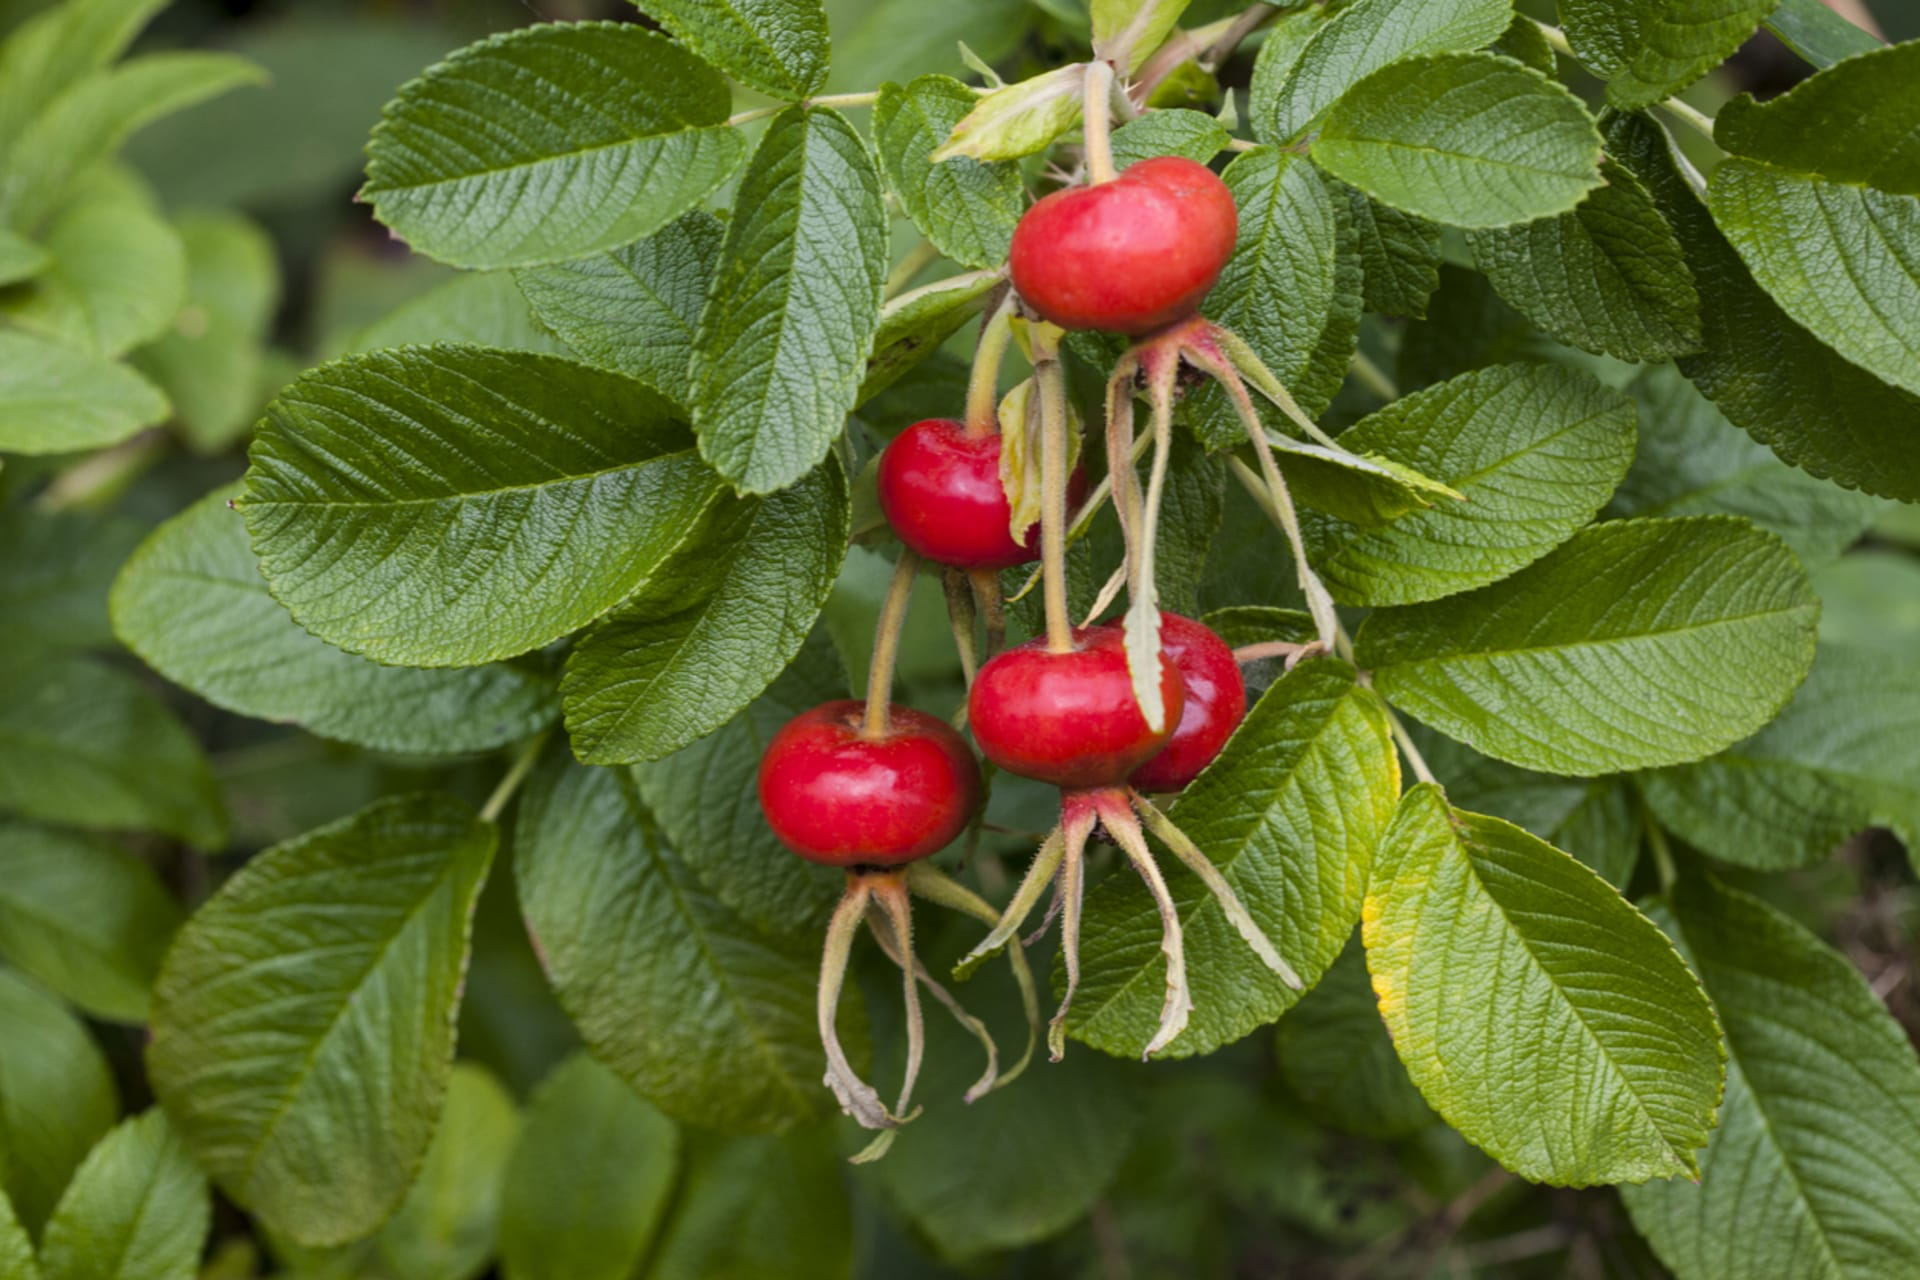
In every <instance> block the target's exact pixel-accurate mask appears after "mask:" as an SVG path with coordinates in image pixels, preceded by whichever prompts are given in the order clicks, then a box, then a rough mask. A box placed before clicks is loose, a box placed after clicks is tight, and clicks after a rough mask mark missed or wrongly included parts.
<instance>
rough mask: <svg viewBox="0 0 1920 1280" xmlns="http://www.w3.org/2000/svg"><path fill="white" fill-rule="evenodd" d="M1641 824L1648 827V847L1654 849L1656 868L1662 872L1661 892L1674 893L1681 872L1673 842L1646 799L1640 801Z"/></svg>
mask: <svg viewBox="0 0 1920 1280" xmlns="http://www.w3.org/2000/svg"><path fill="white" fill-rule="evenodd" d="M1640 825H1641V826H1642V827H1644V828H1646V832H1647V848H1649V849H1651V850H1653V865H1654V869H1655V870H1656V871H1658V872H1659V873H1660V892H1661V893H1662V894H1669V893H1672V892H1673V885H1674V882H1675V881H1676V880H1678V879H1679V878H1680V873H1679V871H1678V870H1677V869H1676V867H1675V865H1674V860H1673V844H1672V842H1671V841H1669V840H1668V839H1667V833H1666V830H1665V828H1663V827H1662V826H1661V825H1660V822H1659V819H1657V818H1655V817H1654V816H1653V810H1651V809H1649V808H1648V807H1647V804H1646V801H1644V800H1642V801H1641V802H1640Z"/></svg>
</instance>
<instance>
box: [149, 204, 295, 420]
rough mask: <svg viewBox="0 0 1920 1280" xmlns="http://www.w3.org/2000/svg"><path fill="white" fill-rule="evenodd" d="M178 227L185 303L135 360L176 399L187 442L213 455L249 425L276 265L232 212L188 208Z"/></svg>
mask: <svg viewBox="0 0 1920 1280" xmlns="http://www.w3.org/2000/svg"><path fill="white" fill-rule="evenodd" d="M176 227H177V229H178V231H179V233H180V239H181V241H182V243H184V244H185V246H186V250H187V298H186V306H185V308H184V309H183V310H181V311H180V313H179V314H178V315H176V316H175V317H173V324H172V328H171V329H170V330H169V331H168V332H167V333H165V334H164V335H162V336H161V338H160V339H159V341H157V342H155V343H153V344H152V345H150V346H147V347H145V348H143V349H141V350H140V351H137V352H135V353H134V358H133V362H134V365H135V366H136V367H137V368H139V369H141V370H143V371H144V372H145V373H146V374H147V376H148V377H150V378H152V379H153V380H154V382H155V383H157V384H158V385H159V386H160V388H161V389H162V390H163V391H165V392H166V393H167V397H168V398H169V399H170V400H172V401H173V405H174V414H175V416H176V418H177V419H178V421H179V424H180V428H181V430H182V431H184V432H185V433H186V436H187V439H188V441H189V442H191V443H192V444H193V445H194V447H195V448H197V449H200V450H203V451H207V452H211V451H214V450H217V449H221V448H224V447H225V446H226V445H228V444H231V443H232V442H233V441H234V440H235V439H237V438H238V437H239V436H240V434H241V433H242V432H244V431H246V430H247V428H249V427H251V426H252V425H253V417H254V413H255V411H256V410H258V409H259V408H260V402H261V400H262V399H263V398H264V397H263V394H262V393H263V388H262V387H261V385H260V384H261V380H262V377H263V376H264V375H263V372H262V365H263V360H262V356H263V354H264V347H265V343H266V340H267V331H268V329H269V327H270V326H271V325H272V323H273V313H274V309H275V308H276V307H277V306H278V305H279V301H280V263H279V259H278V257H277V256H276V254H275V252H274V247H273V240H272V239H271V238H270V237H269V236H268V235H267V233H266V232H265V231H263V230H261V229H260V227H259V226H258V225H256V224H255V223H253V222H251V221H249V220H248V219H246V218H244V217H242V216H241V215H239V214H237V213H225V212H219V213H216V212H205V211H203V212H193V213H186V214H182V215H181V217H180V219H179V221H178V222H177V223H176Z"/></svg>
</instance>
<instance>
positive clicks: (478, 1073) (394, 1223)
mask: <svg viewBox="0 0 1920 1280" xmlns="http://www.w3.org/2000/svg"><path fill="white" fill-rule="evenodd" d="M519 1128H520V1118H519V1115H518V1113H517V1112H516V1111H515V1109H514V1105H513V1097H512V1095H511V1094H509V1093H508V1092H507V1091H506V1089H505V1088H504V1087H503V1086H502V1085H501V1084H500V1082H499V1081H498V1080H496V1079H494V1078H493V1076H492V1075H491V1074H489V1073H488V1072H487V1071H486V1070H484V1069H483V1068H481V1067H477V1066H475V1065H474V1064H472V1063H470V1062H457V1063H455V1064H454V1067H453V1075H452V1076H451V1077H449V1078H448V1080H447V1105H446V1109H445V1110H444V1111H443V1112H442V1113H441V1115H440V1124H439V1127H438V1128H437V1129H435V1130H434V1134H433V1142H432V1143H431V1144H430V1145H429V1146H428V1147H427V1159H426V1163H425V1164H424V1165H422V1166H421V1168H420V1176H419V1177H418V1178H416V1179H414V1183H413V1189H412V1190H410V1191H408V1192H407V1198H406V1199H405V1200H403V1201H401V1202H400V1209H399V1211H398V1212H397V1213H395V1214H394V1215H393V1217H392V1218H390V1219H388V1220H387V1225H386V1226H384V1227H382V1228H381V1229H380V1235H379V1237H378V1243H377V1246H376V1248H377V1251H378V1253H379V1256H380V1260H381V1261H382V1262H383V1263H384V1264H385V1265H386V1267H387V1269H388V1270H389V1271H391V1272H392V1273H393V1274H394V1275H396V1276H405V1277H406V1278H407V1280H474V1278H475V1277H476V1276H478V1275H480V1273H481V1272H483V1271H485V1270H486V1269H487V1264H488V1262H489V1261H491V1259H492V1258H493V1254H494V1246H495V1244H496V1243H497V1240H498V1236H499V1230H500V1200H501V1194H502V1185H503V1181H504V1178H505V1174H506V1170H507V1158H508V1157H509V1156H510V1155H511V1154H512V1153H513V1150H514V1139H515V1137H516V1136H517V1135H518V1132H519ZM575 1176H576V1177H577V1176H578V1174H577V1173H576V1175H575ZM570 1182H571V1185H574V1186H578V1185H579V1184H578V1182H577V1181H571V1180H570Z"/></svg>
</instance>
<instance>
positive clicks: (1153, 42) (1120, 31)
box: [1088, 0, 1188, 76]
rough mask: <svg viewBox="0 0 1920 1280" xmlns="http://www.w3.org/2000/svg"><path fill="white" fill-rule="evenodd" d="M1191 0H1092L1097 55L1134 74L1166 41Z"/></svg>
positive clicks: (1090, 2) (1094, 40) (1116, 67)
mask: <svg viewBox="0 0 1920 1280" xmlns="http://www.w3.org/2000/svg"><path fill="white" fill-rule="evenodd" d="M1187 3H1188V0H1089V5H1088V9H1089V13H1090V16H1091V17H1092V19H1093V55H1094V57H1096V58H1100V59H1102V60H1104V61H1107V62H1111V63H1112V64H1113V65H1114V68H1115V69H1116V70H1117V71H1119V73H1120V74H1121V75H1123V76H1124V75H1132V74H1133V73H1134V72H1136V71H1138V70H1139V69H1140V64H1141V63H1143V62H1145V61H1146V60H1147V59H1148V57H1150V56H1151V55H1152V53H1153V51H1154V50H1155V49H1158V48H1159V47H1160V46H1161V44H1162V43H1163V42H1165V40H1166V38H1167V35H1168V33H1169V32H1171V31H1172V30H1173V27H1174V24H1175V23H1177V22H1179V21H1180V15H1181V14H1183V13H1185V12H1186V10H1187Z"/></svg>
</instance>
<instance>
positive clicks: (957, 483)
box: [879, 418, 1087, 569]
mask: <svg viewBox="0 0 1920 1280" xmlns="http://www.w3.org/2000/svg"><path fill="white" fill-rule="evenodd" d="M879 482H880V510H881V511H882V512H884V513H885V514H886V517H887V523H888V524H890V525H892V526H893V531H894V533H895V534H897V535H898V536H899V538H900V541H902V542H904V543H906V544H907V545H908V546H909V547H912V548H913V549H914V550H915V551H917V552H919V553H920V554H921V555H923V556H925V557H926V558H927V559H929V560H931V561H933V562H934V563H935V564H944V565H951V566H953V567H954V568H956V569H1011V568H1012V567H1013V566H1015V565H1019V564H1030V563H1032V562H1033V561H1035V560H1038V559H1039V558H1040V525H1039V524H1038V522H1036V523H1034V524H1033V525H1032V526H1030V527H1029V528H1028V529H1027V536H1026V539H1025V541H1023V542H1015V541H1014V540H1013V535H1012V534H1011V533H1010V532H1009V531H1008V525H1010V524H1011V523H1012V521H1013V508H1012V507H1011V506H1010V505H1009V504H1008V502H1007V492H1006V489H1005V488H1004V487H1003V486H1002V485H1001V483H1000V437H999V436H998V435H994V434H983V435H977V436H970V435H968V434H967V428H966V425H965V424H964V423H960V422H955V421H953V420H952V419H950V418H929V419H927V420H926V421H925V422H916V423H914V424H913V425H912V426H910V427H908V428H907V429H906V430H905V431H902V432H901V433H900V434H899V435H898V436H896V437H894V440H893V443H891V444H889V445H888V446H887V449H886V452H885V453H883V454H881V455H880V475H879ZM1086 490H1087V475H1086V472H1084V471H1082V470H1081V469H1080V468H1078V467H1075V468H1074V470H1073V474H1072V476H1070V477H1069V478H1068V481H1067V506H1068V509H1069V510H1071V509H1073V508H1075V507H1077V506H1079V504H1080V501H1081V499H1082V498H1084V497H1085V496H1086Z"/></svg>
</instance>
